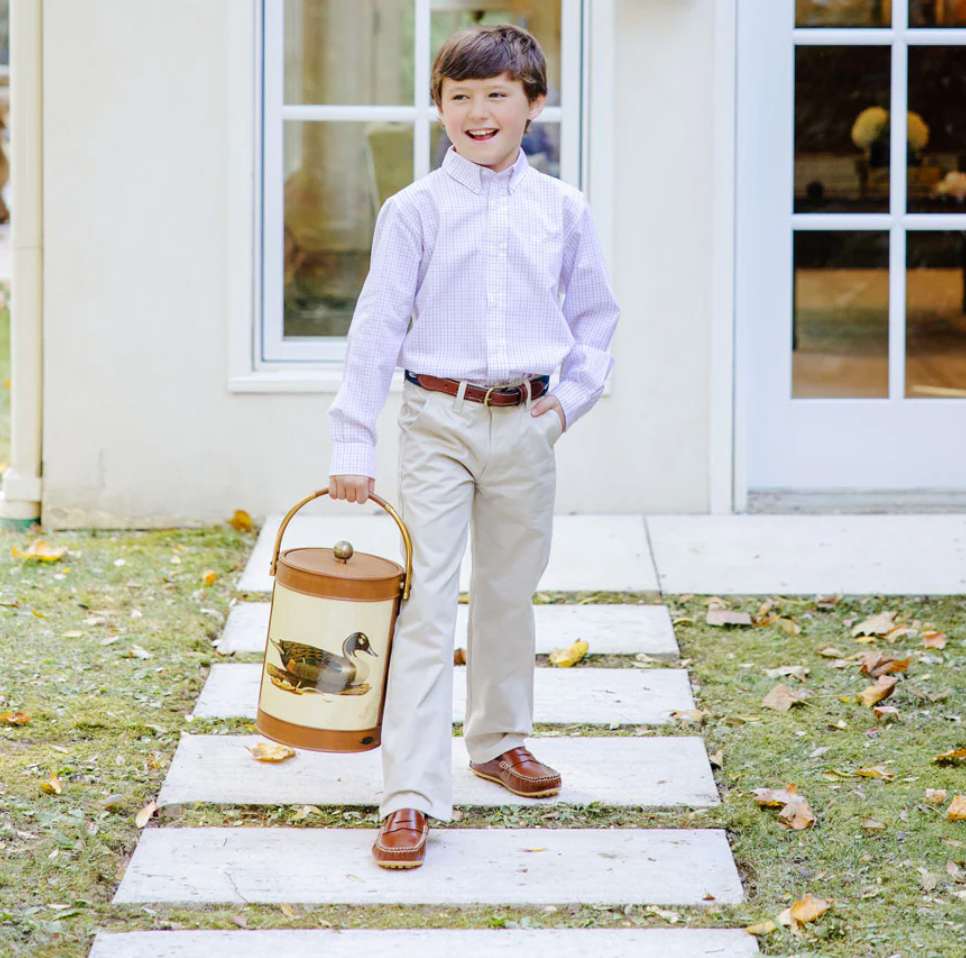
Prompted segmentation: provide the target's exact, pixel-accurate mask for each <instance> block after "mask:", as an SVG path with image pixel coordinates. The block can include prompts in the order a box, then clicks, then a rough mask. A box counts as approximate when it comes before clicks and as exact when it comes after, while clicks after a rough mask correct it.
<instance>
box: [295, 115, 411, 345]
mask: <svg viewBox="0 0 966 958" xmlns="http://www.w3.org/2000/svg"><path fill="white" fill-rule="evenodd" d="M284 137H285V148H284V163H285V167H284V169H285V173H284V177H285V198H284V202H285V254H284V257H285V285H284V289H285V293H284V304H285V305H284V309H285V312H284V325H283V330H284V332H283V335H285V336H344V335H345V334H346V332H347V331H348V329H349V323H350V321H351V320H352V313H353V310H354V309H355V305H356V300H357V299H358V297H359V293H360V291H361V290H362V284H363V281H364V280H365V278H366V273H367V272H368V271H369V255H370V253H371V251H372V231H373V228H374V226H375V222H376V215H377V214H378V212H379V209H380V208H381V206H382V204H383V203H384V202H385V200H386V198H387V197H388V196H391V195H392V194H393V193H396V192H398V191H399V190H401V189H402V188H403V187H404V186H408V185H409V184H410V183H411V182H412V180H413V128H412V125H411V124H408V123H348V122H327V123H303V122H300V121H290V122H287V123H285V126H284Z"/></svg>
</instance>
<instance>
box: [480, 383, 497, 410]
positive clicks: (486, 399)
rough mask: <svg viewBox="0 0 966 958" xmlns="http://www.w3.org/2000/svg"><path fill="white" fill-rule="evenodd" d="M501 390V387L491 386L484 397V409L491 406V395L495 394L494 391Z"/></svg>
mask: <svg viewBox="0 0 966 958" xmlns="http://www.w3.org/2000/svg"><path fill="white" fill-rule="evenodd" d="M499 388H500V387H499V386H490V388H489V389H487V391H486V395H485V396H484V397H483V408H484V409H485V408H486V407H487V405H488V404H489V401H490V393H491V392H493V390H494V389H499Z"/></svg>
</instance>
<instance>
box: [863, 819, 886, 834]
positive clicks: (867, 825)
mask: <svg viewBox="0 0 966 958" xmlns="http://www.w3.org/2000/svg"><path fill="white" fill-rule="evenodd" d="M862 827H863V828H864V829H865V830H866V831H867V832H884V831H886V830H887V829H888V827H889V826H888V825H886V823H885V822H880V821H877V820H876V819H874V818H865V819H863V820H862Z"/></svg>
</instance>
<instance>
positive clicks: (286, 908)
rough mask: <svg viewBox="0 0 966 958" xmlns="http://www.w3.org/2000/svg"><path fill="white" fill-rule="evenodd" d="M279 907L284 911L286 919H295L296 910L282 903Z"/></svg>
mask: <svg viewBox="0 0 966 958" xmlns="http://www.w3.org/2000/svg"><path fill="white" fill-rule="evenodd" d="M278 907H279V908H281V909H282V914H283V915H285V917H286V918H294V917H295V909H294V908H293V907H292V906H291V905H288V904H286V903H285V902H282V903H281V904H280V905H279V906H278Z"/></svg>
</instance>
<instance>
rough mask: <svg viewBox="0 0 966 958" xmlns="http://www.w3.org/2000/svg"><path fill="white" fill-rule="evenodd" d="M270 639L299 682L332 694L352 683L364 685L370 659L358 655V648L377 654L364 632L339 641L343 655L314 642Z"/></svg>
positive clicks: (353, 684)
mask: <svg viewBox="0 0 966 958" xmlns="http://www.w3.org/2000/svg"><path fill="white" fill-rule="evenodd" d="M269 641H270V642H271V643H272V645H273V646H275V648H276V649H277V650H278V654H279V655H280V656H281V659H282V665H283V666H285V669H286V671H288V672H289V673H290V674H291V675H292V676H294V677H295V678H297V679H298V680H299V684H300V685H302V686H306V685H308V686H313V687H314V688H316V689H318V690H319V691H320V692H330V693H333V694H335V695H339V694H341V693H344V692H346V691H347V690H349V689H351V688H352V687H353V686H360V685H363V684H364V683H365V681H366V679H367V678H368V677H369V663H368V662H366V661H365V660H363V659H360V658H357V657H356V656H357V654H358V653H360V652H368V653H369V655H371V656H373V657H375V658H378V657H379V656H378V655H377V654H376V652H375V651H374V650H373V648H372V646H371V645H370V644H369V637H368V636H367V635H366V634H365V633H364V632H353V633H352V634H351V635H350V636H347V638H346V639H345V641H344V642H343V643H342V655H337V654H336V653H335V652H327V651H326V650H325V649H320V648H317V647H316V646H314V645H303V644H302V643H300V642H286V641H284V640H283V639H279V640H278V641H276V640H275V639H272V638H270V639H269Z"/></svg>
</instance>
